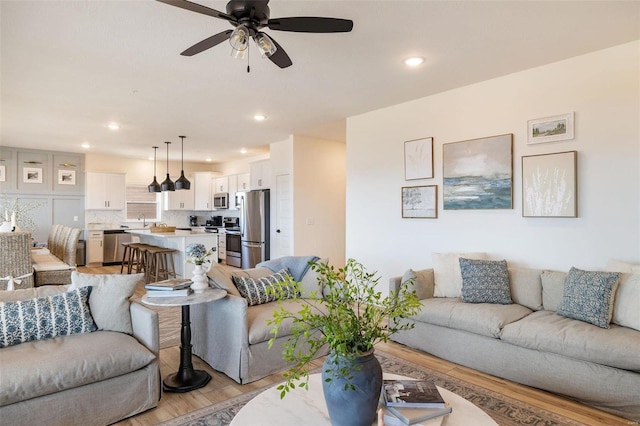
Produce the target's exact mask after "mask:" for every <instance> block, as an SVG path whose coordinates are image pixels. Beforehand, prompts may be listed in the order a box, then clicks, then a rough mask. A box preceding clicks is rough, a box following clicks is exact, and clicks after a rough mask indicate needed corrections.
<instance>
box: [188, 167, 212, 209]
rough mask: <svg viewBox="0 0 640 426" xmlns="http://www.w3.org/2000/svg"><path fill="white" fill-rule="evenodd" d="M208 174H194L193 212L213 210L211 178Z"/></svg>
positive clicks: (210, 174)
mask: <svg viewBox="0 0 640 426" xmlns="http://www.w3.org/2000/svg"><path fill="white" fill-rule="evenodd" d="M214 176H215V175H214V174H213V173H210V172H197V173H194V185H193V186H194V188H193V191H194V196H195V200H194V210H213V193H214V191H213V178H214Z"/></svg>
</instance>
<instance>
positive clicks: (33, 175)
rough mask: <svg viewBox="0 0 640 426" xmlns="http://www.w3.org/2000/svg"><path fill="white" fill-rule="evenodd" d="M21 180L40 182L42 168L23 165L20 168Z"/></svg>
mask: <svg viewBox="0 0 640 426" xmlns="http://www.w3.org/2000/svg"><path fill="white" fill-rule="evenodd" d="M22 180H23V182H24V183H42V168H40V167H24V168H23V169H22Z"/></svg>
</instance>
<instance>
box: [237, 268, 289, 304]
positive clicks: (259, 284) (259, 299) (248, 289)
mask: <svg viewBox="0 0 640 426" xmlns="http://www.w3.org/2000/svg"><path fill="white" fill-rule="evenodd" d="M232 279H233V283H234V284H235V286H236V288H237V289H238V292H239V293H240V296H242V297H244V298H245V299H247V303H248V304H249V306H253V305H261V304H263V303H268V302H275V301H276V300H277V296H276V294H275V293H273V292H270V291H267V289H268V288H270V287H273V286H274V285H275V284H277V283H282V282H285V281H286V280H287V279H290V280H293V277H292V276H291V274H290V273H289V270H288V269H286V268H285V269H281V270H280V271H278V272H276V273H275V274H273V275H269V276H266V277H261V278H249V277H236V276H234V277H233V278H232ZM282 290H283V295H284V297H285V298H286V299H292V298H295V297H298V296H300V295H299V293H297V291H296V288H295V284H293V285H291V286H286V285H284V286H282Z"/></svg>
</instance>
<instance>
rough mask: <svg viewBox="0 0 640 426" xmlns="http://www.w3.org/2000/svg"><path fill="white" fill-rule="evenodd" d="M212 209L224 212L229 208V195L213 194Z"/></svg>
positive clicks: (225, 193) (226, 193)
mask: <svg viewBox="0 0 640 426" xmlns="http://www.w3.org/2000/svg"><path fill="white" fill-rule="evenodd" d="M213 208H214V209H217V210H224V209H228V208H229V193H228V192H219V193H217V194H213Z"/></svg>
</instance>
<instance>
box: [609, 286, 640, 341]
mask: <svg viewBox="0 0 640 426" xmlns="http://www.w3.org/2000/svg"><path fill="white" fill-rule="evenodd" d="M611 322H612V323H614V324H618V325H622V326H625V327H629V328H633V329H634V330H638V331H640V274H622V276H621V277H620V284H618V290H617V291H616V296H615V301H614V302H613V318H612V319H611Z"/></svg>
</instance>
